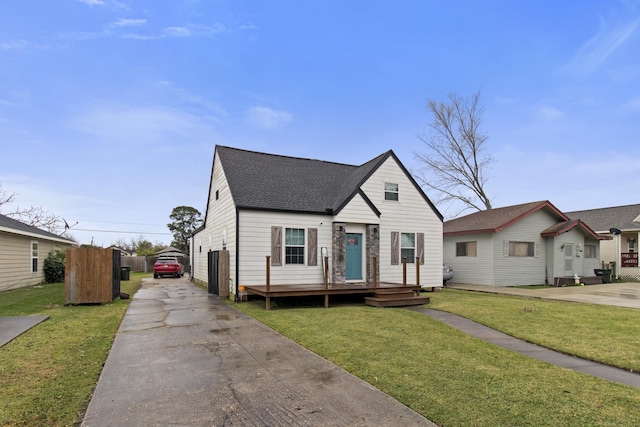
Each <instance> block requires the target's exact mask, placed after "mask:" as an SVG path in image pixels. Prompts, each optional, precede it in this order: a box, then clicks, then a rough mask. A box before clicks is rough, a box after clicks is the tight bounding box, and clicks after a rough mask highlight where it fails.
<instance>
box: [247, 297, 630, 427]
mask: <svg viewBox="0 0 640 427" xmlns="http://www.w3.org/2000/svg"><path fill="white" fill-rule="evenodd" d="M429 296H431V297H432V300H431V304H430V305H431V307H432V308H438V309H443V310H447V311H451V312H458V313H459V314H462V315H465V316H467V317H470V318H474V319H475V320H478V321H481V322H482V323H485V324H489V325H490V326H499V328H498V329H502V330H505V331H507V332H509V333H511V334H512V335H516V336H524V337H529V338H533V339H532V341H535V339H540V340H544V342H545V343H547V344H546V345H548V346H551V347H554V346H556V347H557V348H561V349H570V350H572V351H573V352H576V353H577V352H578V351H580V352H586V353H587V355H589V353H590V352H589V348H593V349H594V352H593V355H594V357H592V358H595V356H597V357H602V358H603V359H609V356H607V355H606V354H605V353H606V352H605V351H604V349H605V348H606V347H607V346H608V348H609V351H610V352H614V353H615V354H616V355H617V356H615V357H619V356H624V357H620V359H622V360H623V362H622V364H623V365H628V366H629V367H630V366H635V365H636V363H637V360H636V358H637V357H638V354H637V353H638V351H637V349H638V348H639V347H638V344H637V341H636V340H637V336H638V335H639V334H638V329H637V327H634V326H633V324H634V323H635V324H636V325H640V323H638V320H640V318H638V315H639V314H637V313H636V311H633V310H628V309H622V308H617V307H604V306H603V307H594V306H591V305H586V304H573V303H563V302H551V301H541V300H532V299H524V298H514V297H508V296H496V295H490V294H480V293H477V292H464V291H453V290H446V289H445V290H443V291H442V292H440V293H429ZM282 304H283V305H284V304H286V303H285V302H283V303H282ZM236 307H238V308H239V309H240V310H242V311H244V312H246V313H248V314H250V315H252V316H253V317H255V318H256V319H258V320H259V321H261V322H262V323H265V324H266V325H268V326H270V327H272V328H273V329H275V330H276V331H278V332H280V333H282V334H284V335H286V336H288V337H290V338H291V339H293V340H294V341H296V342H298V343H300V344H301V345H303V346H304V347H306V348H308V349H310V350H311V351H313V352H315V353H317V354H319V355H320V356H322V357H324V358H326V359H328V360H330V361H332V362H334V363H336V364H338V365H340V366H342V367H343V368H345V369H346V370H348V371H349V372H351V373H353V374H354V375H356V376H358V377H360V378H362V379H364V380H365V381H367V382H369V383H370V384H372V385H374V386H376V387H377V388H379V389H380V390H382V391H384V392H385V393H387V394H389V395H391V396H393V397H395V398H396V399H398V400H399V401H401V402H403V403H404V404H406V405H407V406H409V407H411V408H412V409H414V410H416V411H417V412H419V413H421V414H423V415H424V416H425V417H427V418H429V419H431V420H433V421H434V422H436V423H438V424H441V425H444V426H576V425H580V426H583V425H584V426H621V425H625V426H626V425H640V390H638V389H634V388H631V387H628V386H624V385H620V384H616V383H611V382H607V381H604V380H600V379H597V378H594V377H591V376H588V375H584V374H580V373H576V372H573V371H570V370H566V369H562V368H559V367H556V366H552V365H549V364H546V363H543V362H539V361H536V360H533V359H530V358H527V357H525V356H521V355H519V354H516V353H513V352H511V351H508V350H505V349H502V348H499V347H495V346H493V345H490V344H486V343H484V342H482V341H480V340H478V339H475V338H473V337H469V336H467V335H465V334H463V333H461V332H459V331H457V330H455V329H452V328H450V327H448V326H446V325H444V324H442V323H440V322H438V321H436V320H434V319H431V318H429V317H428V316H425V315H422V314H419V313H416V312H412V311H409V310H403V309H389V308H384V309H382V308H373V307H367V306H363V305H361V304H357V305H356V304H354V305H334V306H332V307H331V308H329V309H325V308H323V307H303V308H296V307H291V306H289V307H287V308H286V309H278V304H277V302H276V304H275V307H274V308H275V309H272V310H270V311H266V310H264V308H263V307H264V301H263V300H261V301H260V300H259V301H256V302H255V303H254V302H249V303H241V304H236ZM487 320H491V321H487ZM614 322H619V323H620V325H615V326H612V325H611V323H614ZM502 323H505V324H507V325H508V328H505V327H502ZM578 324H579V326H576V325H578ZM606 325H608V326H609V329H613V334H611V335H610V336H609V337H606V338H605V337H602V336H599V334H600V333H602V332H607V331H608V330H607V331H605V326H606ZM590 326H591V327H593V328H592V329H591V333H589V327H590ZM626 334H634V335H633V336H627V335H626ZM554 335H557V337H554ZM605 335H606V334H605ZM603 340H604V341H606V343H605V344H600V343H601V341H603ZM550 344H553V345H550ZM632 349H635V351H634V350H632Z"/></svg>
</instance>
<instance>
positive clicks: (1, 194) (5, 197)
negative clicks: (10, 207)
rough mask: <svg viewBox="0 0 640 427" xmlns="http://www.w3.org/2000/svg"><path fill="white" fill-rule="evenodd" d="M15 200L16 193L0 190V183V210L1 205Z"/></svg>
mask: <svg viewBox="0 0 640 427" xmlns="http://www.w3.org/2000/svg"><path fill="white" fill-rule="evenodd" d="M15 198H16V193H11V194H9V193H7V191H6V190H5V189H3V188H2V183H1V182H0V210H1V209H2V206H3V205H7V204H9V203H11V202H13V200H14V199H15Z"/></svg>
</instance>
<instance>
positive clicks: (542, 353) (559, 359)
mask: <svg viewBox="0 0 640 427" xmlns="http://www.w3.org/2000/svg"><path fill="white" fill-rule="evenodd" d="M409 310H413V311H417V312H419V313H422V314H426V315H428V316H431V317H433V318H434V319H437V320H440V321H441V322H443V323H446V324H447V325H449V326H451V327H453V328H456V329H459V330H461V331H462V332H464V333H466V334H468V335H471V336H473V337H476V338H479V339H481V340H483V341H486V342H488V343H491V344H494V345H497V346H499V347H502V348H506V349H508V350H511V351H515V352H517V353H520V354H523V355H525V356H528V357H531V358H534V359H537V360H541V361H543V362H547V363H551V364H553V365H557V366H561V367H563V368H567V369H571V370H574V371H578V372H582V373H584V374H589V375H593V376H595V377H599V378H602V379H605V380H607V381H614V382H618V383H622V384H626V385H629V386H631V387H635V388H640V374H637V373H633V372H629V371H625V370H623V369H618V368H614V367H611V366H607V365H602V364H600V363H596V362H592V361H590V360H585V359H580V358H578V357H574V356H569V355H566V354H563V353H559V352H557V351H553V350H549V349H548V348H545V347H540V346H538V345H535V344H531V343H529V342H526V341H523V340H520V339H517V338H514V337H512V336H511V335H507V334H504V333H502V332H499V331H496V330H495V329H491V328H489V327H487V326H484V325H482V324H480V323H477V322H474V321H473V320H469V319H466V318H464V317H461V316H458V315H456V314H452V313H447V312H445V311H440V310H433V309H430V308H426V307H423V306H420V307H412V308H409Z"/></svg>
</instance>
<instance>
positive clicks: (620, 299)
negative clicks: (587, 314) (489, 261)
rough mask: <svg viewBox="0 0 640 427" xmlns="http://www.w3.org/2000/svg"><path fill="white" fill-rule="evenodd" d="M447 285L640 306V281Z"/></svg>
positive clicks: (496, 291) (521, 294)
mask: <svg viewBox="0 0 640 427" xmlns="http://www.w3.org/2000/svg"><path fill="white" fill-rule="evenodd" d="M446 287H447V288H451V289H464V290H469V291H478V292H491V293H497V294H509V295H520V296H525V297H534V298H545V299H553V300H559V301H574V302H586V303H590V304H602V305H613V306H619V307H629V308H640V283H636V282H630V283H607V284H603V285H589V286H568V287H559V288H542V289H520V288H512V287H500V286H486V285H462V284H455V283H447V286H446Z"/></svg>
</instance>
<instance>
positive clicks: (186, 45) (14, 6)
mask: <svg viewBox="0 0 640 427" xmlns="http://www.w3.org/2000/svg"><path fill="white" fill-rule="evenodd" d="M478 90H481V91H482V103H483V105H484V116H483V130H484V131H485V132H486V133H487V134H488V135H489V140H488V143H487V149H488V151H489V153H490V154H491V155H492V156H493V157H494V158H495V162H494V164H493V167H492V168H491V170H490V171H489V178H490V179H489V181H488V183H487V185H486V189H487V191H488V193H489V194H490V195H491V196H492V199H493V204H494V206H495V207H500V206H507V205H512V204H518V203H525V202H531V201H537V200H550V201H551V202H552V203H553V204H555V205H556V206H557V207H558V208H559V209H561V210H563V211H572V210H581V209H592V208H598V207H607V206H618V205H625V204H633V203H638V198H637V197H638V196H637V195H638V194H640V179H639V178H638V177H637V173H638V171H639V170H640V144H639V143H638V138H639V137H638V135H640V2H639V1H638V0H634V1H631V0H623V1H615V0H584V1H580V2H578V1H564V2H558V1H546V0H522V1H513V0H487V1H471V0H469V1H462V0H458V1H456V0H453V1H429V0H416V1H408V0H407V1H404V0H401V1H395V2H377V1H331V0H330V1H293V0H292V1H288V0H281V1H267V0H260V1H258V0H256V1H224V0H211V1H204V0H203V1H196V0H183V1H180V0H148V1H128V0H122V1H115V0H66V1H63V0H55V1H44V0H42V1H5V2H2V3H1V4H0V146H1V148H2V150H1V151H0V153H1V154H0V156H1V158H2V160H3V161H2V167H1V168H0V183H2V185H3V189H4V190H5V191H7V192H11V193H17V197H16V203H15V205H19V206H29V205H36V206H42V207H44V208H45V209H47V210H49V211H51V212H52V213H54V214H56V215H60V216H61V217H63V218H65V219H66V220H67V221H68V222H69V223H70V224H73V223H75V222H78V224H77V225H76V226H74V227H73V229H72V235H73V236H74V237H75V238H76V239H77V240H79V241H80V242H81V243H89V242H91V240H92V239H93V240H94V244H97V245H104V246H108V245H109V244H111V243H112V242H114V241H116V240H117V239H119V238H124V239H126V240H130V239H131V238H137V237H138V236H140V235H143V236H144V237H145V238H147V239H148V240H150V241H152V242H164V243H169V242H170V241H171V236H170V235H169V234H166V233H168V230H167V228H166V224H167V223H168V222H169V214H170V213H171V210H172V209H173V208H174V207H176V206H180V205H187V206H193V207H195V208H197V209H199V210H200V211H201V212H202V213H203V214H204V211H205V205H206V200H207V191H208V186H209V177H210V172H211V163H212V158H213V150H214V147H215V145H216V144H219V145H226V146H232V147H238V148H244V149H249V150H255V151H262V152H269V153H275V154H282V155H290V156H299V157H306V158H314V159H321V160H328V161H335V162H342V163H349V164H361V163H364V162H366V161H368V160H370V159H372V158H374V157H376V156H377V155H379V154H381V153H383V152H386V151H387V150H389V149H392V150H394V152H395V153H396V154H397V155H398V157H399V158H400V160H401V161H402V162H403V163H404V164H405V166H406V167H407V168H408V169H409V170H413V171H415V170H417V169H418V168H419V167H420V164H419V163H418V162H417V160H416V158H415V153H416V152H423V151H424V146H423V144H422V142H420V140H419V138H418V136H419V135H421V134H424V131H425V128H426V125H427V124H428V123H429V121H430V119H431V117H430V116H429V114H428V112H427V110H426V108H425V106H426V103H427V101H428V100H429V99H434V100H445V99H446V97H447V95H448V94H449V93H455V94H457V95H459V96H469V95H471V94H473V93H474V92H476V91H478ZM434 198H435V197H434ZM438 208H439V209H440V210H441V211H442V213H443V214H444V215H445V217H447V218H449V217H451V216H452V215H454V214H455V212H456V211H457V208H456V207H455V206H442V205H439V206H438ZM88 230H89V231H88ZM121 232H126V233H121ZM163 233H165V234H163Z"/></svg>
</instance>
